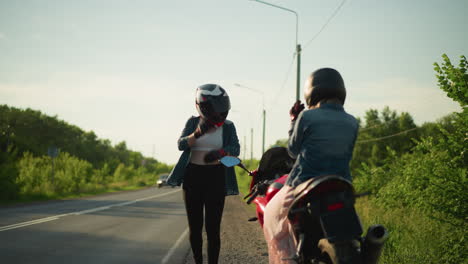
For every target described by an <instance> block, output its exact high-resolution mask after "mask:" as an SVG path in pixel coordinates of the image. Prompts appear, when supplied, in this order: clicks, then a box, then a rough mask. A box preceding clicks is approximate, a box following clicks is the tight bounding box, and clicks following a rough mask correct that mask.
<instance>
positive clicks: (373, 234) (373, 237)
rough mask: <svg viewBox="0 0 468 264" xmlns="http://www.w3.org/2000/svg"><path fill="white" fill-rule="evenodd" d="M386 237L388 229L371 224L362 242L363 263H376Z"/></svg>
mask: <svg viewBox="0 0 468 264" xmlns="http://www.w3.org/2000/svg"><path fill="white" fill-rule="evenodd" d="M387 239H388V231H387V229H385V227H383V226H382V225H373V226H371V227H369V229H368V230H367V234H366V237H365V238H364V242H363V243H362V249H361V252H362V256H363V258H362V260H363V263H364V264H377V263H378V261H379V258H380V255H381V254H382V249H383V245H384V243H385V241H386V240H387Z"/></svg>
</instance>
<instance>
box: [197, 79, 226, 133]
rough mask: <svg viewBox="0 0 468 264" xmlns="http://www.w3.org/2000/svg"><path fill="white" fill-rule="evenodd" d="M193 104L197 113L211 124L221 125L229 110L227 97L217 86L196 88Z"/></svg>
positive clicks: (207, 85)
mask: <svg viewBox="0 0 468 264" xmlns="http://www.w3.org/2000/svg"><path fill="white" fill-rule="evenodd" d="M195 103H196V106H197V110H198V113H199V114H200V116H202V117H203V118H205V119H207V120H209V121H210V122H212V123H213V124H222V123H223V122H224V121H225V120H226V117H227V115H228V113H229V109H231V102H230V100H229V96H228V94H227V93H226V90H224V89H223V88H222V87H221V86H219V85H217V84H204V85H201V86H199V87H198V88H197V92H196V97H195Z"/></svg>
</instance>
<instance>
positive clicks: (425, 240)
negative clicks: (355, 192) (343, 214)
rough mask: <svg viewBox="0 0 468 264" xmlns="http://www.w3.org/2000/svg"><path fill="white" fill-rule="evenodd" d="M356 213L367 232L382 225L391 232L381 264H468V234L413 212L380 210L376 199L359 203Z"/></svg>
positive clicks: (362, 199) (399, 209) (403, 209)
mask: <svg viewBox="0 0 468 264" xmlns="http://www.w3.org/2000/svg"><path fill="white" fill-rule="evenodd" d="M356 209H357V211H358V214H359V216H360V218H361V221H362V224H363V226H364V228H365V229H364V230H367V227H368V226H370V225H373V224H382V225H384V226H385V227H386V228H387V229H388V231H389V234H390V236H389V239H388V241H387V242H386V244H385V247H384V250H383V253H382V256H381V262H380V263H385V264H399V263H468V262H467V259H466V253H464V252H467V250H466V249H467V246H466V242H464V241H465V239H464V237H465V233H466V230H457V229H456V228H454V227H453V226H451V225H449V224H444V223H441V222H439V221H437V220H435V219H430V218H428V217H426V216H424V215H423V214H422V213H421V212H418V211H416V210H413V209H407V208H394V209H385V208H382V207H379V206H378V205H377V204H376V203H374V201H373V200H372V198H371V199H368V198H361V199H358V201H357V203H356ZM463 245H464V246H463Z"/></svg>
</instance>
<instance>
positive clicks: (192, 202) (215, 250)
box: [183, 163, 226, 264]
mask: <svg viewBox="0 0 468 264" xmlns="http://www.w3.org/2000/svg"><path fill="white" fill-rule="evenodd" d="M183 189H184V201H185V209H186V210H187V218H188V224H189V229H190V245H191V246H192V252H193V256H194V258H195V262H196V263H197V264H199V263H200V264H201V263H202V262H203V257H202V246H203V238H202V229H203V219H205V230H206V235H207V238H208V263H209V264H216V263H218V258H219V250H220V248H221V239H220V227H221V218H222V215H223V209H224V198H225V194H226V191H225V190H226V189H225V168H224V166H223V165H206V166H203V165H195V164H192V163H190V164H189V165H188V167H187V170H186V174H185V177H184V185H183ZM203 210H204V211H205V214H203Z"/></svg>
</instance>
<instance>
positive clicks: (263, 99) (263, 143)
mask: <svg viewBox="0 0 468 264" xmlns="http://www.w3.org/2000/svg"><path fill="white" fill-rule="evenodd" d="M234 85H235V86H237V87H240V88H245V89H247V90H250V91H252V92H255V93H259V94H261V95H262V106H263V112H262V113H263V132H262V134H263V137H262V154H263V153H265V122H266V121H265V120H266V110H265V94H264V93H263V92H262V91H260V90H257V89H254V88H251V87H248V86H245V85H242V84H238V83H235V84H234Z"/></svg>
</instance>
